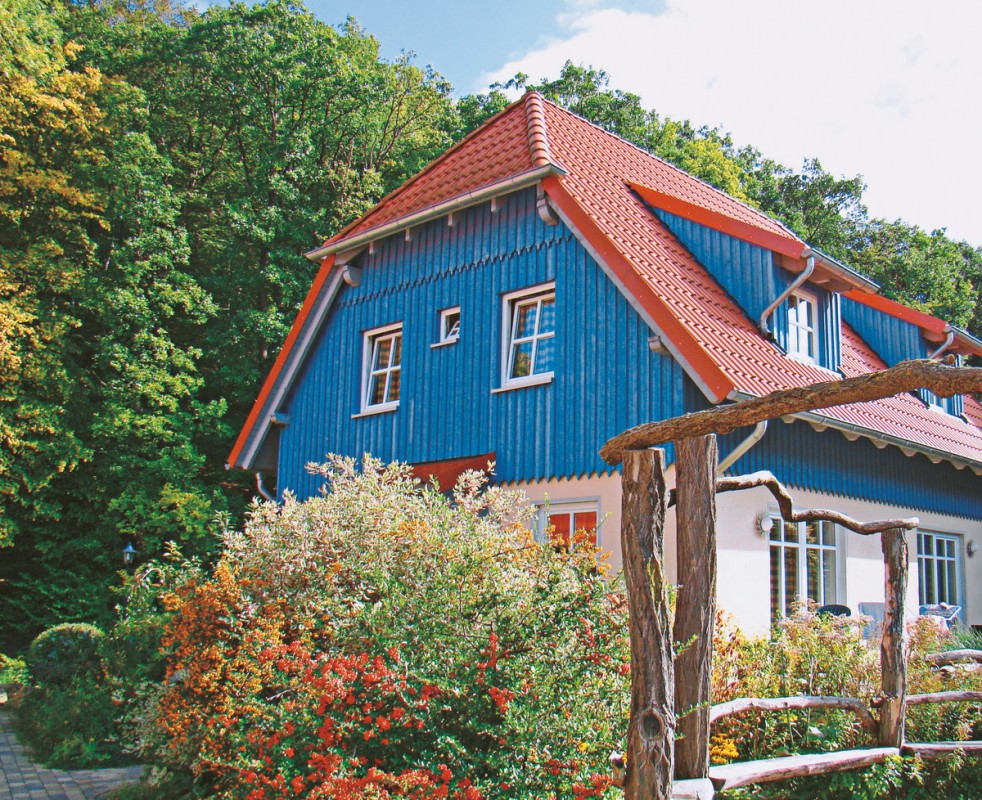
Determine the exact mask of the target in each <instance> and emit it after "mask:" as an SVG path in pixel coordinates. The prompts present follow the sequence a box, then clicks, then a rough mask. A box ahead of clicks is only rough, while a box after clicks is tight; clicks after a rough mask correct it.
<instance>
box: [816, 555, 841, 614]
mask: <svg viewBox="0 0 982 800" xmlns="http://www.w3.org/2000/svg"><path fill="white" fill-rule="evenodd" d="M835 575H836V572H835V551H834V550H826V551H825V552H823V553H822V581H823V582H824V584H825V586H824V592H823V593H822V596H821V597H820V598H819V600H818V602H820V603H821V604H822V605H826V604H827V603H834V602H836V600H838V597H839V591H838V587H837V586H836V579H835Z"/></svg>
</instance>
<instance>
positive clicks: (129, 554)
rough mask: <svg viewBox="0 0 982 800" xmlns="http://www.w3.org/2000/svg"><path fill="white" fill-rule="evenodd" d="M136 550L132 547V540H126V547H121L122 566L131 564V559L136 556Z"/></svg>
mask: <svg viewBox="0 0 982 800" xmlns="http://www.w3.org/2000/svg"><path fill="white" fill-rule="evenodd" d="M136 553H137V550H136V548H135V547H133V542H127V543H126V547H124V548H123V566H124V567H129V566H131V565H132V564H133V559H134V558H135V557H136Z"/></svg>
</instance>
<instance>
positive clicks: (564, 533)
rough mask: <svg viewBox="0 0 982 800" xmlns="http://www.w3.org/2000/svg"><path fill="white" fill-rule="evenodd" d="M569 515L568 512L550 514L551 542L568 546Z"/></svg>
mask: <svg viewBox="0 0 982 800" xmlns="http://www.w3.org/2000/svg"><path fill="white" fill-rule="evenodd" d="M570 522H571V519H570V515H569V514H550V515H549V525H551V526H552V532H551V533H550V541H551V542H552V543H553V544H557V545H558V544H561V545H565V546H566V547H569V541H570V529H569V526H570Z"/></svg>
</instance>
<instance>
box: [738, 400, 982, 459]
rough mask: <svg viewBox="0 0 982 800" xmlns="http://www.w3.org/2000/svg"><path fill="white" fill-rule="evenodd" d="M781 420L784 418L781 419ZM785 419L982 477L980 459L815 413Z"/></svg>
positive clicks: (792, 415)
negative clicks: (908, 453)
mask: <svg viewBox="0 0 982 800" xmlns="http://www.w3.org/2000/svg"><path fill="white" fill-rule="evenodd" d="M756 398H757V395H754V394H750V393H748V392H740V391H734V392H733V393H732V394H731V395H730V398H729V399H731V400H733V401H735V402H738V401H740V400H751V399H756ZM782 419H784V418H783V417H782ZM787 419H798V420H801V421H803V422H807V423H809V424H810V425H815V426H821V427H823V428H832V429H834V430H837V431H839V432H841V433H845V434H852V435H854V436H861V437H863V438H864V439H869V440H870V441H872V442H874V443H879V444H889V445H893V446H894V447H898V448H900V449H901V450H904V451H911V452H913V453H920V454H921V455H923V456H927V457H928V458H929V459H931V460H933V461H947V462H949V463H950V464H952V465H953V466H954V467H956V468H957V469H964V468H966V467H968V468H970V469H971V470H972V471H973V472H974V473H975V474H976V475H980V476H982V459H977V458H968V457H965V456H959V455H955V454H954V453H950V452H948V451H947V450H941V449H939V448H937V447H930V446H928V445H925V444H922V443H920V442H914V441H911V440H910V439H904V438H903V437H901V436H893V435H891V434H889V433H883V432H882V431H877V430H874V429H872V428H866V427H864V426H862V425H856V424H854V423H852V422H846V421H845V420H841V419H838V418H836V417H830V416H827V415H825V414H821V413H819V412H817V411H802V412H800V413H797V414H789V415H788V417H787Z"/></svg>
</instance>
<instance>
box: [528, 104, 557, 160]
mask: <svg viewBox="0 0 982 800" xmlns="http://www.w3.org/2000/svg"><path fill="white" fill-rule="evenodd" d="M523 99H524V100H525V116H526V118H527V121H528V131H529V152H530V154H531V156H532V166H535V167H544V166H546V165H548V164H551V163H553V162H552V158H551V157H550V155H549V131H548V128H547V126H546V112H545V109H544V108H543V107H542V103H543V98H542V95H541V94H539V93H538V92H528V93H527V94H526V95H525V97H524V98H523Z"/></svg>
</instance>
